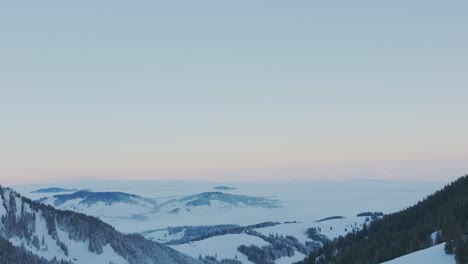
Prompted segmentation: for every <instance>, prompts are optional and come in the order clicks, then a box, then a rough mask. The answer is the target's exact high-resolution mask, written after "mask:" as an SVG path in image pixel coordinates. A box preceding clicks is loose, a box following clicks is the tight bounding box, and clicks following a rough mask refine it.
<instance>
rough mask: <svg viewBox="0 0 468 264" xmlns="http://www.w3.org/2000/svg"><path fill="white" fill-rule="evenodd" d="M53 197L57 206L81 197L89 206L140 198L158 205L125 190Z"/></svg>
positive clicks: (129, 202) (130, 201) (151, 201)
mask: <svg viewBox="0 0 468 264" xmlns="http://www.w3.org/2000/svg"><path fill="white" fill-rule="evenodd" d="M53 197H54V198H55V201H54V205H55V206H60V205H62V204H64V203H66V202H68V201H70V200H75V199H81V201H80V203H82V204H85V205H87V206H91V205H93V204H95V203H98V202H103V203H105V204H106V205H111V204H113V203H127V204H136V203H137V202H138V200H140V201H145V202H147V203H149V204H154V205H156V202H155V201H153V200H151V199H147V198H144V197H141V196H138V195H135V194H129V193H124V192H91V191H78V192H74V193H72V194H58V195H54V196H53ZM39 201H41V200H39ZM42 201H43V200H42Z"/></svg>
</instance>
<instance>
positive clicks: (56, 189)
mask: <svg viewBox="0 0 468 264" xmlns="http://www.w3.org/2000/svg"><path fill="white" fill-rule="evenodd" d="M76 191H78V190H77V189H64V188H59V187H50V188H44V189H39V190H35V191H32V192H31V193H60V192H76Z"/></svg>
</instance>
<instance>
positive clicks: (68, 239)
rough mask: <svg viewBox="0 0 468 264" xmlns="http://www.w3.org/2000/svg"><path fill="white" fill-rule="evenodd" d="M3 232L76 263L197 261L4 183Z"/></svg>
mask: <svg viewBox="0 0 468 264" xmlns="http://www.w3.org/2000/svg"><path fill="white" fill-rule="evenodd" d="M0 218H1V221H0V236H2V237H4V238H6V239H7V240H9V241H10V242H11V243H12V244H13V245H14V246H17V247H24V248H25V249H27V250H29V251H31V252H32V253H33V254H35V255H38V256H41V257H44V258H45V259H48V260H53V259H63V260H65V261H70V262H72V263H86V264H87V263H109V262H112V263H174V264H176V263H187V264H188V263H197V262H198V261H197V260H195V259H192V258H190V257H188V256H185V255H182V254H180V253H177V252H176V251H174V250H172V249H170V248H168V247H165V246H162V245H159V244H157V243H155V242H151V241H148V240H146V239H144V238H143V237H141V236H137V235H124V234H122V233H120V232H118V231H116V230H115V229H114V228H113V227H111V226H109V225H108V224H106V223H104V222H102V221H100V220H98V219H96V218H93V217H89V216H86V215H83V214H79V213H75V212H71V211H60V210H56V209H54V208H52V207H50V206H46V205H43V204H40V203H37V202H34V201H32V200H29V199H27V198H24V197H22V196H20V195H19V194H18V193H16V192H15V191H13V190H12V189H8V188H3V187H1V186H0Z"/></svg>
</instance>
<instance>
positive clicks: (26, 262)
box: [0, 236, 72, 264]
mask: <svg viewBox="0 0 468 264" xmlns="http://www.w3.org/2000/svg"><path fill="white" fill-rule="evenodd" d="M0 263H2V264H72V262H68V261H64V260H57V259H55V258H54V259H52V260H47V259H45V258H42V257H39V256H36V255H34V254H32V253H31V252H30V251H28V250H26V249H25V248H24V247H15V246H13V245H12V244H11V243H10V241H8V240H6V239H5V238H3V237H1V236H0Z"/></svg>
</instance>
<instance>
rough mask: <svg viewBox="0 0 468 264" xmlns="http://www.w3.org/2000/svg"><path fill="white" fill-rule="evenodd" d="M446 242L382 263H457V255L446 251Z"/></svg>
mask: <svg viewBox="0 0 468 264" xmlns="http://www.w3.org/2000/svg"><path fill="white" fill-rule="evenodd" d="M444 246H445V243H442V244H439V245H436V246H433V247H430V248H427V249H423V250H419V251H416V252H413V253H411V254H408V255H404V256H402V257H399V258H396V259H393V260H390V261H386V262H384V263H382V264H455V263H456V261H455V256H454V255H448V254H445V252H444Z"/></svg>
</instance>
